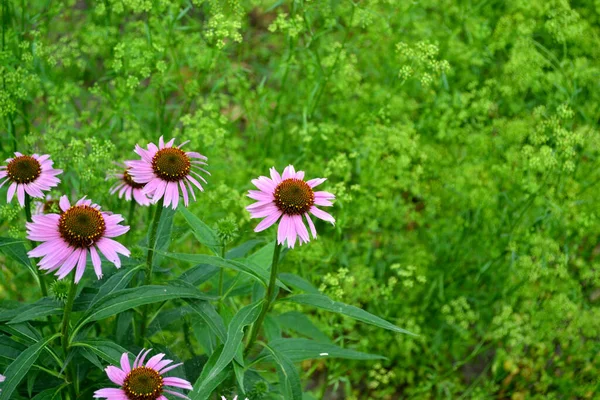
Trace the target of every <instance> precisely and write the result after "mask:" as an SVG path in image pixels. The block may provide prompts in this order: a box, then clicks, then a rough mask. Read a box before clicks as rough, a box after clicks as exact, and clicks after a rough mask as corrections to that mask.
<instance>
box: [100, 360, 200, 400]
mask: <svg viewBox="0 0 600 400" xmlns="http://www.w3.org/2000/svg"><path fill="white" fill-rule="evenodd" d="M148 353H150V350H145V349H144V350H142V351H140V354H138V356H137V357H136V358H135V361H134V362H133V367H132V366H131V364H130V362H129V355H128V354H127V353H123V355H122V356H121V368H119V367H115V366H112V365H110V366H108V367H107V368H106V369H105V371H106V375H108V379H110V380H111V381H112V382H114V383H115V384H117V385H119V386H121V388H120V389H117V388H106V389H100V390H96V392H95V393H94V398H96V399H98V398H99V399H108V400H168V399H167V397H166V396H165V395H164V394H163V393H168V394H171V395H173V396H175V397H180V398H182V399H189V397H187V396H184V395H182V394H181V393H177V392H173V391H171V390H167V389H165V387H167V386H172V387H177V388H181V389H188V390H192V385H191V384H190V383H189V382H188V381H186V380H185V379H181V378H175V377H164V376H163V375H164V374H165V373H167V372H169V371H170V370H172V369H174V368H177V367H179V366H180V365H182V364H181V363H179V364H173V365H170V366H169V364H171V363H172V362H173V360H163V357H164V356H165V355H164V354H162V353H161V354H157V355H155V356H154V357H152V358H150V359H149V360H148V362H147V363H146V365H144V359H145V358H146V356H147V355H148Z"/></svg>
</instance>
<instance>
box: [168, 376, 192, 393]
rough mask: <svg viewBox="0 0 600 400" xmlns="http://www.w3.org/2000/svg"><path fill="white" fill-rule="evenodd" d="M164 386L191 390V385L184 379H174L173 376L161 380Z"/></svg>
mask: <svg viewBox="0 0 600 400" xmlns="http://www.w3.org/2000/svg"><path fill="white" fill-rule="evenodd" d="M163 381H164V383H165V385H166V386H174V387H178V388H182V389H189V390H192V389H193V387H192V384H191V383H189V382H188V381H186V380H185V379H181V378H175V377H173V376H169V377H166V378H164V379H163Z"/></svg>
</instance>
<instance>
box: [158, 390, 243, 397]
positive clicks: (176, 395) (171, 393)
mask: <svg viewBox="0 0 600 400" xmlns="http://www.w3.org/2000/svg"><path fill="white" fill-rule="evenodd" d="M165 393H169V394H170V395H173V396H175V397H179V398H181V399H189V397H187V396H184V395H183V394H181V393H177V392H174V391H172V390H167V389H165ZM163 397H164V396H163ZM159 399H160V397H159ZM165 399H166V397H165ZM234 400H236V399H234Z"/></svg>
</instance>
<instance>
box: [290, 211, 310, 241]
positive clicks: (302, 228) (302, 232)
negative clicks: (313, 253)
mask: <svg viewBox="0 0 600 400" xmlns="http://www.w3.org/2000/svg"><path fill="white" fill-rule="evenodd" d="M292 218H293V219H294V225H296V232H297V233H298V235H299V236H300V238H301V239H302V240H303V241H304V242H305V243H308V242H309V241H310V237H309V236H308V230H306V225H304V221H302V216H301V215H294V216H293V217H292Z"/></svg>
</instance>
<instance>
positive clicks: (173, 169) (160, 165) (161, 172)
mask: <svg viewBox="0 0 600 400" xmlns="http://www.w3.org/2000/svg"><path fill="white" fill-rule="evenodd" d="M190 167H191V163H190V158H189V157H188V156H187V154H185V153H184V152H183V151H181V150H180V149H178V148H177V147H168V148H166V149H162V150H159V151H158V152H157V153H156V154H155V155H154V157H152V169H154V173H155V174H156V175H158V177H159V178H161V179H163V180H165V181H168V182H177V181H180V180H182V179H183V178H184V177H186V176H187V175H188V174H189V173H190Z"/></svg>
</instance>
